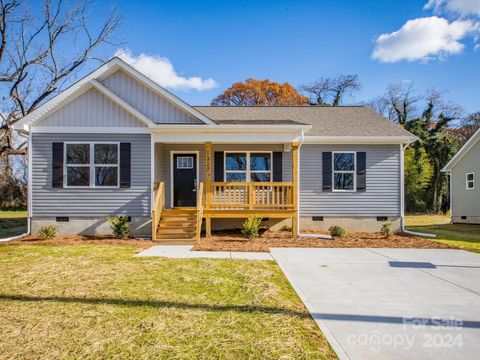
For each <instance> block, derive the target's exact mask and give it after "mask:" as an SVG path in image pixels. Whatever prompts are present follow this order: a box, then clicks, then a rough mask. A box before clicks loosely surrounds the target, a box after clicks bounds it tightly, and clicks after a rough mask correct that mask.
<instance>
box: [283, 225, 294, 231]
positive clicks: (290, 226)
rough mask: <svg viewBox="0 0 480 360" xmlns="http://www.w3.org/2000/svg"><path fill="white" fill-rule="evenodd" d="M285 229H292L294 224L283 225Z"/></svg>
mask: <svg viewBox="0 0 480 360" xmlns="http://www.w3.org/2000/svg"><path fill="white" fill-rule="evenodd" d="M283 230H285V231H292V225H285V226H284V227H283Z"/></svg>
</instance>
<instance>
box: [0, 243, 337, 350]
mask: <svg viewBox="0 0 480 360" xmlns="http://www.w3.org/2000/svg"><path fill="white" fill-rule="evenodd" d="M135 251H137V250H136V249H135V248H133V247H130V246H120V245H117V246H113V245H50V246H47V245H26V244H20V245H18V244H17V245H15V244H9V245H3V246H0V274H1V276H0V328H1V329H2V336H1V337H0V354H2V358H5V359H25V358H31V359H34V358H42V359H59V358H62V359H65V358H66V359H74V358H75V359H77V358H82V359H107V358H108V359H113V358H117V359H156V358H162V359H163V358H183V359H193V358H195V359H212V358H213V359H214V358H217V359H218V358H222V359H237V358H238V359H240V358H242V359H243V358H249V359H264V358H285V359H322V358H336V355H335V353H334V352H333V350H332V349H331V348H330V346H329V344H328V343H327V341H326V340H325V338H324V337H323V335H322V333H321V332H320V330H319V329H318V327H317V325H316V324H315V322H314V321H313V319H312V318H311V317H310V316H309V315H308V312H307V310H306V309H305V307H304V306H303V304H302V303H301V301H300V299H299V298H298V296H297V295H296V294H295V292H294V291H293V289H292V288H291V286H290V285H289V283H288V282H287V280H286V278H285V277H284V275H283V274H282V272H281V271H280V269H279V267H278V266H277V265H276V264H275V263H274V262H273V261H247V260H226V259H163V258H135V257H133V255H134V253H135Z"/></svg>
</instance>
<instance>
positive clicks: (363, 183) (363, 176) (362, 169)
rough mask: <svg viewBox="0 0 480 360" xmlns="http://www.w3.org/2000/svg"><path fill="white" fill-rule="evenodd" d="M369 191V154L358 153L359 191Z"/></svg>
mask: <svg viewBox="0 0 480 360" xmlns="http://www.w3.org/2000/svg"><path fill="white" fill-rule="evenodd" d="M365 190H367V153H366V152H357V191H365Z"/></svg>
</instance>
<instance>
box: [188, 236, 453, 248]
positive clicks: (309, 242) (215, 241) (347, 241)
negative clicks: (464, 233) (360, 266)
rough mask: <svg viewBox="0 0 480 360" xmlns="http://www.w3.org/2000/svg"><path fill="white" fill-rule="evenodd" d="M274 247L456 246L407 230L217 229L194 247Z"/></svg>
mask: <svg viewBox="0 0 480 360" xmlns="http://www.w3.org/2000/svg"><path fill="white" fill-rule="evenodd" d="M271 247H307V248H366V247H368V248H414V249H453V248H454V247H452V246H449V245H446V244H442V243H439V242H436V241H431V240H427V239H423V238H419V237H415V236H410V235H405V234H395V235H393V236H391V237H390V238H388V239H386V238H385V237H384V236H383V235H382V234H380V233H367V232H365V233H362V232H359V233H350V234H348V235H347V236H345V237H340V238H332V239H319V238H305V237H301V238H298V239H297V240H293V239H292V238H291V233H290V232H288V231H279V232H271V231H266V232H264V233H263V234H261V235H260V237H259V238H257V239H246V238H245V237H243V235H242V234H241V233H240V232H238V231H228V232H227V231H223V232H217V233H214V235H213V236H212V237H209V238H205V237H202V238H201V239H200V242H199V243H197V244H196V245H195V246H194V248H193V250H202V251H257V252H269V251H270V248H271Z"/></svg>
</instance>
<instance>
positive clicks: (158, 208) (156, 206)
mask: <svg viewBox="0 0 480 360" xmlns="http://www.w3.org/2000/svg"><path fill="white" fill-rule="evenodd" d="M157 185H158V188H157V190H156V191H155V192H154V198H153V207H152V240H157V230H158V224H159V223H160V219H161V218H162V212H163V209H164V208H165V183H164V182H163V181H162V182H159V183H155V186H157Z"/></svg>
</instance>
